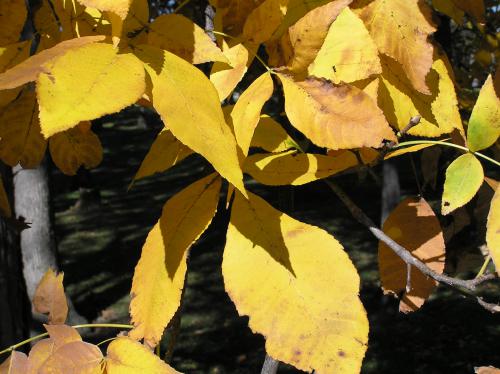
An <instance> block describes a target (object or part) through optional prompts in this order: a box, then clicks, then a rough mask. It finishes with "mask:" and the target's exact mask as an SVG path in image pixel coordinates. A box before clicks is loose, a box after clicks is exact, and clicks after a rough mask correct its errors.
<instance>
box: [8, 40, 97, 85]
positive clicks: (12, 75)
mask: <svg viewBox="0 0 500 374" xmlns="http://www.w3.org/2000/svg"><path fill="white" fill-rule="evenodd" d="M102 40H104V36H102V35H99V36H86V37H83V38H78V39H71V40H67V41H64V42H61V43H59V44H58V45H56V46H54V47H52V48H50V49H46V50H44V51H42V52H40V53H37V54H36V55H34V56H32V57H30V58H28V59H27V60H26V61H23V62H21V63H20V64H18V65H16V66H14V67H12V68H11V69H9V70H7V71H6V72H4V73H2V74H0V90H5V89H9V88H16V87H19V86H22V85H23V84H25V83H28V82H33V81H35V80H36V79H37V78H38V75H39V74H40V73H42V72H44V71H45V64H46V63H47V62H50V61H51V60H53V59H55V58H56V57H58V56H61V55H63V54H65V53H66V52H68V51H69V50H71V49H75V48H79V47H81V46H84V45H86V44H91V43H97V42H99V41H102Z"/></svg>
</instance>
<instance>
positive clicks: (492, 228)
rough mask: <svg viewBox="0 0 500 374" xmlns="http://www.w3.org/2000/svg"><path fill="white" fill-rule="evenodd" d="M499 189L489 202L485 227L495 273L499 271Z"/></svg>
mask: <svg viewBox="0 0 500 374" xmlns="http://www.w3.org/2000/svg"><path fill="white" fill-rule="evenodd" d="M499 191H500V189H499V188H497V189H496V191H495V195H494V196H493V199H492V200H491V207H490V212H489V214H488V224H487V226H486V244H488V249H489V250H490V255H491V258H492V259H493V262H494V263H495V267H496V269H497V272H498V271H500V192H499Z"/></svg>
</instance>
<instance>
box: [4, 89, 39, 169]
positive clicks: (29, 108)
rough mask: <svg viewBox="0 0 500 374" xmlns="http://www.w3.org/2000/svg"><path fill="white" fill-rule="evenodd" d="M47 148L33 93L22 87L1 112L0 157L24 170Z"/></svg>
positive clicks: (37, 161) (35, 163) (34, 165)
mask: <svg viewBox="0 0 500 374" xmlns="http://www.w3.org/2000/svg"><path fill="white" fill-rule="evenodd" d="M46 149H47V141H46V140H45V138H44V137H43V135H42V133H41V130H40V121H39V119H38V103H37V102H36V95H35V92H34V91H31V90H29V89H25V90H24V91H23V92H22V93H21V95H20V96H19V97H18V98H17V99H16V100H14V101H13V102H11V103H10V104H9V105H8V106H7V107H5V109H4V111H3V112H2V113H1V114H0V158H1V159H2V161H3V162H5V163H6V164H7V165H10V166H16V165H17V164H18V163H20V164H21V166H22V167H23V168H24V169H29V168H35V167H37V166H38V165H39V164H40V162H41V161H42V159H43V156H44V155H45V150H46Z"/></svg>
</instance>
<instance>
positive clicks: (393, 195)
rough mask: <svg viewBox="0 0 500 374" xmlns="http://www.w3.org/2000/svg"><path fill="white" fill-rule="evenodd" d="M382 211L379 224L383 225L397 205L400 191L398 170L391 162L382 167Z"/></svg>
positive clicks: (385, 162) (386, 162)
mask: <svg viewBox="0 0 500 374" xmlns="http://www.w3.org/2000/svg"><path fill="white" fill-rule="evenodd" d="M382 168H383V169H382V175H383V182H382V209H381V217H380V222H381V224H383V223H384V222H385V220H386V219H387V217H388V216H389V214H390V213H391V212H392V210H393V209H394V208H395V207H396V206H397V205H398V204H399V200H400V199H401V189H400V187H399V176H398V169H397V168H396V165H394V164H393V163H392V162H391V161H384V163H383V166H382Z"/></svg>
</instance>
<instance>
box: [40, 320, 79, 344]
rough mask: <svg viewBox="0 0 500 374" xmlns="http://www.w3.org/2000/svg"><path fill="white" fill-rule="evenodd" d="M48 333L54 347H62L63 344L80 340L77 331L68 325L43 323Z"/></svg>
mask: <svg viewBox="0 0 500 374" xmlns="http://www.w3.org/2000/svg"><path fill="white" fill-rule="evenodd" d="M43 326H44V327H45V329H46V330H47V332H48V333H49V336H50V339H51V340H52V343H54V347H55V348H59V347H62V346H63V345H65V344H68V343H72V342H80V341H82V337H81V336H80V334H79V333H78V331H77V330H76V329H75V328H74V327H71V326H68V325H43Z"/></svg>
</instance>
